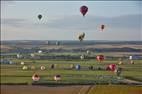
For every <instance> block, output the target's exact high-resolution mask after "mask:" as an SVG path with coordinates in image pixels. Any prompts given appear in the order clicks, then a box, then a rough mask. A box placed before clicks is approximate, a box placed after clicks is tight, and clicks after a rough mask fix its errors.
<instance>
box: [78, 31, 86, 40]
mask: <svg viewBox="0 0 142 94" xmlns="http://www.w3.org/2000/svg"><path fill="white" fill-rule="evenodd" d="M84 37H85V33H82V34H80V35H79V36H78V39H79V41H80V42H81V41H83V39H84Z"/></svg>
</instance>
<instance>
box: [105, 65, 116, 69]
mask: <svg viewBox="0 0 142 94" xmlns="http://www.w3.org/2000/svg"><path fill="white" fill-rule="evenodd" d="M107 69H108V70H110V71H115V69H116V64H110V65H108V67H107Z"/></svg>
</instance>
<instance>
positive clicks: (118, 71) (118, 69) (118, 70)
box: [114, 67, 122, 76]
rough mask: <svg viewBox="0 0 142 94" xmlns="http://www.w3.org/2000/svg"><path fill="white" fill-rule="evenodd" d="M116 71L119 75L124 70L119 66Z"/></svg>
mask: <svg viewBox="0 0 142 94" xmlns="http://www.w3.org/2000/svg"><path fill="white" fill-rule="evenodd" d="M114 72H115V73H116V75H117V76H120V74H121V72H122V68H120V67H119V68H117V69H115V71H114Z"/></svg>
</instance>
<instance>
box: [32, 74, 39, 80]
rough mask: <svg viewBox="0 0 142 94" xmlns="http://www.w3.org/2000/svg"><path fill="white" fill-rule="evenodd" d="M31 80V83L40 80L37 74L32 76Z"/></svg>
mask: <svg viewBox="0 0 142 94" xmlns="http://www.w3.org/2000/svg"><path fill="white" fill-rule="evenodd" d="M32 80H33V81H39V80H40V76H39V75H38V74H34V75H33V76H32Z"/></svg>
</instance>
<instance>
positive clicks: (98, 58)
mask: <svg viewBox="0 0 142 94" xmlns="http://www.w3.org/2000/svg"><path fill="white" fill-rule="evenodd" d="M96 59H97V60H98V61H99V62H101V61H103V60H104V59H105V57H104V55H98V56H97V57H96Z"/></svg>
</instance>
